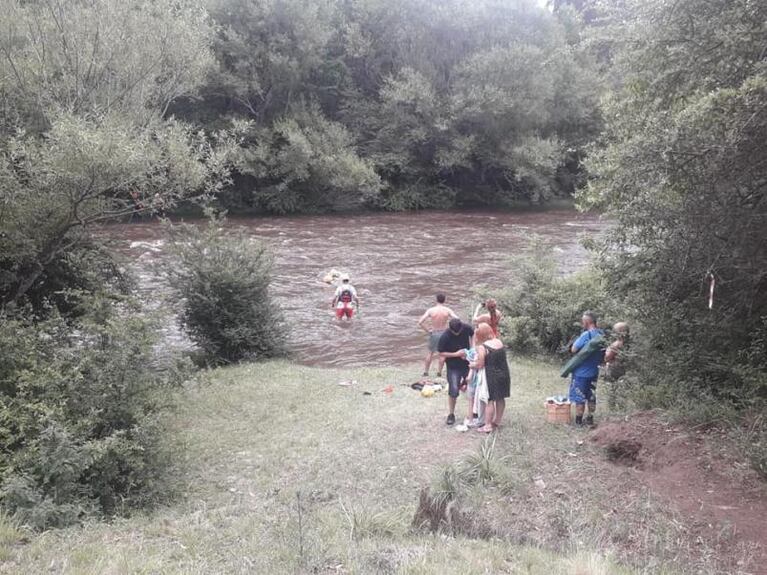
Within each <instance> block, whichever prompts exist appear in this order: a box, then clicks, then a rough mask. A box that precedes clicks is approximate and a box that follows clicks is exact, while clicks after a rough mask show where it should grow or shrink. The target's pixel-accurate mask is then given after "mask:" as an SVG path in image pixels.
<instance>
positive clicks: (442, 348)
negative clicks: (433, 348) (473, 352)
mask: <svg viewBox="0 0 767 575" xmlns="http://www.w3.org/2000/svg"><path fill="white" fill-rule="evenodd" d="M473 335H474V329H473V328H472V327H471V326H470V325H466V324H465V323H462V324H461V331H460V332H459V333H457V334H455V333H453V332H452V331H450V330H449V329H446V330H445V331H444V333H443V334H442V336H441V337H440V338H439V344H438V345H437V351H439V352H440V353H455V352H456V351H460V350H462V349H468V348H470V347H471V338H472V336H473ZM445 365H447V366H448V367H453V368H456V369H465V370H467V371H468V369H469V362H468V361H466V360H465V359H464V358H462V357H448V358H447V359H446V360H445Z"/></svg>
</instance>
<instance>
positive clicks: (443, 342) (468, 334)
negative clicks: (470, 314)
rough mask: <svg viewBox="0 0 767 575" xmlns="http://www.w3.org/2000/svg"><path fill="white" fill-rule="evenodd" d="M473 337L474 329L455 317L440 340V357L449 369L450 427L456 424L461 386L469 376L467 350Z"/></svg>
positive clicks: (448, 420) (448, 422)
mask: <svg viewBox="0 0 767 575" xmlns="http://www.w3.org/2000/svg"><path fill="white" fill-rule="evenodd" d="M472 337H474V328H472V327H471V326H470V325H466V324H465V323H463V322H462V321H461V320H460V319H458V318H457V317H454V318H452V319H451V320H450V322H449V323H448V326H447V329H446V330H445V332H444V333H443V334H442V336H441V337H440V338H439V343H438V344H437V351H439V356H440V358H442V359H444V360H445V366H446V367H447V373H446V376H447V385H448V391H447V395H448V398H447V404H448V408H449V410H450V413H448V416H447V424H448V425H453V424H454V423H455V403H456V400H457V399H458V395H459V394H460V392H461V386H462V385H463V384H464V382H465V380H466V377H467V376H468V375H469V362H468V361H467V360H466V350H467V349H470V348H471V338H472ZM469 412H471V409H469ZM469 417H471V415H469Z"/></svg>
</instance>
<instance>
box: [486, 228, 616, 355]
mask: <svg viewBox="0 0 767 575" xmlns="http://www.w3.org/2000/svg"><path fill="white" fill-rule="evenodd" d="M514 270H515V281H514V284H513V285H512V286H510V287H509V288H507V289H506V290H503V291H501V292H498V293H497V294H496V299H497V301H498V304H499V306H500V307H501V310H502V311H503V314H504V319H503V322H502V330H503V335H504V340H505V341H506V342H507V343H508V345H509V346H510V347H511V349H513V350H514V351H515V352H522V353H557V352H561V351H562V350H563V348H565V347H566V346H567V344H568V343H569V342H570V341H571V340H572V339H573V337H575V336H577V335H578V334H579V333H581V331H582V328H581V326H580V319H581V315H582V314H583V312H584V311H586V310H592V311H594V312H596V313H597V314H598V316H599V323H600V325H601V326H609V325H610V323H611V322H612V320H613V319H614V315H615V310H614V308H613V306H612V305H611V303H610V299H609V297H608V296H607V290H606V287H607V286H606V284H605V281H604V279H603V278H602V277H601V275H600V274H599V273H598V272H597V271H596V270H594V269H592V268H586V269H584V270H582V271H578V272H575V273H573V274H570V275H566V276H563V275H560V274H559V272H558V264H557V261H556V259H555V258H554V257H553V256H552V255H551V253H550V252H549V250H548V248H547V247H546V246H545V245H544V244H540V243H538V244H534V246H533V248H532V249H531V250H530V253H528V254H524V255H520V256H518V257H516V258H514Z"/></svg>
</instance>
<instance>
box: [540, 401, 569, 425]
mask: <svg viewBox="0 0 767 575" xmlns="http://www.w3.org/2000/svg"><path fill="white" fill-rule="evenodd" d="M545 405H546V421H548V422H549V423H570V403H569V402H567V403H550V402H546V404H545Z"/></svg>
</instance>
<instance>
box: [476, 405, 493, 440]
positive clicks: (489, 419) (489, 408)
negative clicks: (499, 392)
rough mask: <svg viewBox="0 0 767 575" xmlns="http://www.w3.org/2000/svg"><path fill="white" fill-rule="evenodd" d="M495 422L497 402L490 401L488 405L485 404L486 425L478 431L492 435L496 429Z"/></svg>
mask: <svg viewBox="0 0 767 575" xmlns="http://www.w3.org/2000/svg"><path fill="white" fill-rule="evenodd" d="M493 421H495V402H494V401H488V402H487V404H485V425H484V427H480V428H479V429H477V431H481V432H482V433H490V432H491V431H493V430H494V429H495V426H494V425H493Z"/></svg>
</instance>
